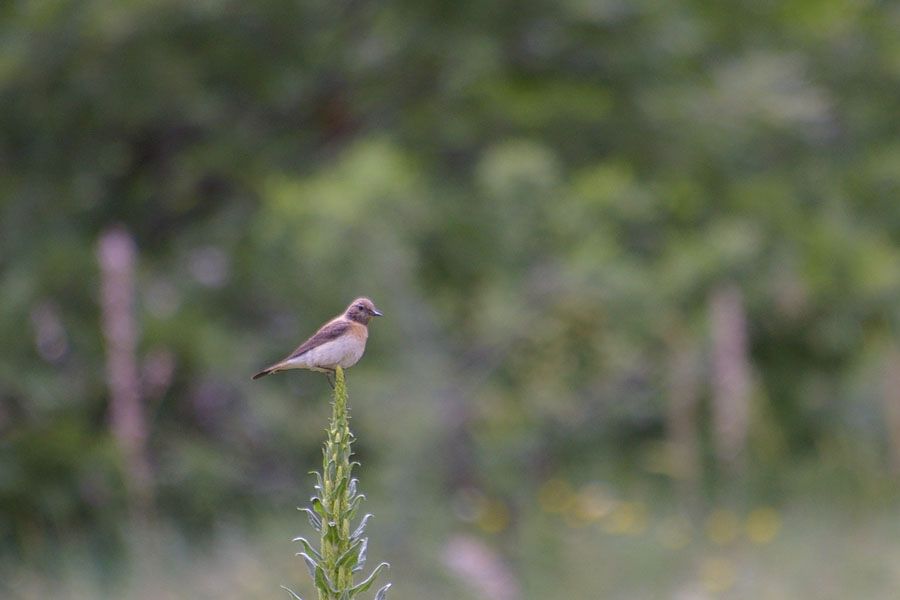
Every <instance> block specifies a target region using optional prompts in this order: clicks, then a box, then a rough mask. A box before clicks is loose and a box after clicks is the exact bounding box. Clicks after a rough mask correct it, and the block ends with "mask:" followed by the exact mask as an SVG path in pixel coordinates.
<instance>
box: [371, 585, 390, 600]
mask: <svg viewBox="0 0 900 600" xmlns="http://www.w3.org/2000/svg"><path fill="white" fill-rule="evenodd" d="M390 588H391V584H390V583H388V584H385V586H384V587H383V588H381V589H380V590H378V592H377V593H376V594H375V600H384V599H385V598H387V591H388V590H389V589H390Z"/></svg>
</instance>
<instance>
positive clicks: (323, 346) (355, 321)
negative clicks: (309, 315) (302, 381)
mask: <svg viewBox="0 0 900 600" xmlns="http://www.w3.org/2000/svg"><path fill="white" fill-rule="evenodd" d="M381 316H384V315H382V314H381V311H379V310H378V309H377V308H375V305H374V304H373V303H372V301H371V300H369V299H368V298H357V299H356V300H354V301H353V302H351V303H350V306H348V307H347V310H345V311H344V312H343V314H341V315H338V316H337V317H335V318H334V319H332V320H331V321H328V322H327V323H325V324H324V325H322V327H320V328H319V330H318V331H317V332H316V333H315V334H313V336H312V337H310V338H309V339H308V340H306V341H305V342H303V343H302V344H300V345H299V346H298V347H297V349H296V350H294V351H293V352H291V353H290V354H289V355H288V356H287V357H286V358H285V359H284V360H281V361H279V362H277V363H275V364H274V365H271V366H269V367H266V368H265V369H263V370H262V371H260V372H259V373H257V374H256V375H254V376H253V379H259V378H260V377H265V376H266V375H268V374H270V373H275V372H276V371H286V370H287V369H309V370H310V371H320V372H322V373H327V374H329V375H333V374H334V369H335V367H341V368H344V369H346V368H347V367H352V366H353V365H355V364H356V363H357V362H358V361H359V359H360V358H362V355H363V352H364V351H365V350H366V339H367V338H368V337H369V328H368V324H369V321H370V320H371V319H372V317H381Z"/></svg>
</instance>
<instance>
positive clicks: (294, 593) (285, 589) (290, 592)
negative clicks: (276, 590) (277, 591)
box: [281, 586, 303, 600]
mask: <svg viewBox="0 0 900 600" xmlns="http://www.w3.org/2000/svg"><path fill="white" fill-rule="evenodd" d="M281 589H283V590H284V591H286V592H287V593H288V594H290V595H291V597H292V598H293V599H294V600H303V598H301V597H300V596H298V595H297V592H295V591H294V590H292V589H291V588H289V587H284V586H281Z"/></svg>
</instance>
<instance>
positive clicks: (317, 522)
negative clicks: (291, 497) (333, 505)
mask: <svg viewBox="0 0 900 600" xmlns="http://www.w3.org/2000/svg"><path fill="white" fill-rule="evenodd" d="M297 510H300V511H303V512H305V513H306V517H307V518H308V519H309V524H310V525H312V526H313V529H315V530H316V531H322V519H320V518H319V515H317V514H316V513H314V512H313V511H312V509H310V508H298V509H297Z"/></svg>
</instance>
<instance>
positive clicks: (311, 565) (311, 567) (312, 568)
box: [297, 552, 319, 579]
mask: <svg viewBox="0 0 900 600" xmlns="http://www.w3.org/2000/svg"><path fill="white" fill-rule="evenodd" d="M297 556H299V557H300V558H302V559H303V562H305V563H306V569H307V570H308V571H309V576H310V577H312V578H313V579H315V578H316V567H318V566H319V563H318V562H317V561H315V560H313V559H312V558H311V557H310V556H309V554H307V553H306V552H298V553H297Z"/></svg>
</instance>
